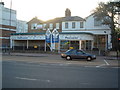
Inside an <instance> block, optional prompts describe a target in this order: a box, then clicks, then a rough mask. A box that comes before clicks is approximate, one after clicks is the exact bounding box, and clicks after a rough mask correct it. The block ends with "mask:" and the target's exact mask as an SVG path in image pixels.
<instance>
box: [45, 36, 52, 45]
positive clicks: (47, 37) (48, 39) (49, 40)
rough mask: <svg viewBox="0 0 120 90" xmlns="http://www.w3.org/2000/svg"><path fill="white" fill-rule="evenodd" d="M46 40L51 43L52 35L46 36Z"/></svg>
mask: <svg viewBox="0 0 120 90" xmlns="http://www.w3.org/2000/svg"><path fill="white" fill-rule="evenodd" d="M45 40H46V42H47V43H51V35H46V36H45Z"/></svg>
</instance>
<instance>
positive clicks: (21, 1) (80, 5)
mask: <svg viewBox="0 0 120 90" xmlns="http://www.w3.org/2000/svg"><path fill="white" fill-rule="evenodd" d="M1 1H2V2H4V3H5V7H7V8H10V3H11V1H12V9H13V10H16V11H17V19H19V20H23V21H29V20H31V19H32V18H34V17H38V18H39V19H41V20H43V21H46V20H49V19H53V18H56V17H64V16H65V10H66V8H69V9H70V10H71V15H72V16H80V17H82V18H85V17H87V16H89V15H90V14H91V13H92V10H93V9H95V8H96V7H97V5H98V3H99V2H108V1H110V0H1Z"/></svg>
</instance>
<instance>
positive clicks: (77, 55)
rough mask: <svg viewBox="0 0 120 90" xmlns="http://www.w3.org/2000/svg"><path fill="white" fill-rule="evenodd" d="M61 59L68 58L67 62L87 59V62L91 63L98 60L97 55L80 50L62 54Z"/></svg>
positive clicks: (70, 50)
mask: <svg viewBox="0 0 120 90" xmlns="http://www.w3.org/2000/svg"><path fill="white" fill-rule="evenodd" d="M61 57H62V58H66V60H72V59H86V60H87V61H91V60H94V59H96V55H92V54H89V53H86V52H84V51H83V50H78V49H69V50H67V51H66V52H65V53H61Z"/></svg>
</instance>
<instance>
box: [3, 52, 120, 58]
mask: <svg viewBox="0 0 120 90" xmlns="http://www.w3.org/2000/svg"><path fill="white" fill-rule="evenodd" d="M3 55H9V54H8V53H4V54H3ZM10 55H12V56H28V57H46V56H51V55H60V53H58V54H56V53H10ZM96 57H101V59H105V60H120V57H115V56H96Z"/></svg>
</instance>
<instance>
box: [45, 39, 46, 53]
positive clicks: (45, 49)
mask: <svg viewBox="0 0 120 90" xmlns="http://www.w3.org/2000/svg"><path fill="white" fill-rule="evenodd" d="M45 52H46V40H45Z"/></svg>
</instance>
